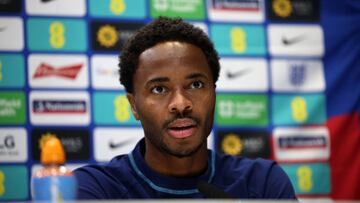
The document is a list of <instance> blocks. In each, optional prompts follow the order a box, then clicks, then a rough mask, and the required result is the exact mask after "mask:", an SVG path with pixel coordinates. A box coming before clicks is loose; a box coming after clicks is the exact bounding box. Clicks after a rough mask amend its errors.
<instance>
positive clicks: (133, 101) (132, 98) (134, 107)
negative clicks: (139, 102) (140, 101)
mask: <svg viewBox="0 0 360 203" xmlns="http://www.w3.org/2000/svg"><path fill="white" fill-rule="evenodd" d="M126 97H127V99H128V101H129V103H130V106H131V111H132V113H133V114H134V117H135V118H136V120H139V114H138V112H137V109H136V105H135V98H134V95H133V94H132V93H127V94H126Z"/></svg>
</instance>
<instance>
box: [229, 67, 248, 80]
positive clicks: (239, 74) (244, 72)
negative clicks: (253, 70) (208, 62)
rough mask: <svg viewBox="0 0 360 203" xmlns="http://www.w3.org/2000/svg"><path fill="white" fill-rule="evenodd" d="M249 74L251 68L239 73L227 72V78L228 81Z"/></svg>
mask: <svg viewBox="0 0 360 203" xmlns="http://www.w3.org/2000/svg"><path fill="white" fill-rule="evenodd" d="M248 72H250V68H247V69H243V70H239V71H237V72H230V71H227V72H226V76H227V77H228V79H235V78H238V77H240V76H243V75H245V74H247V73H248Z"/></svg>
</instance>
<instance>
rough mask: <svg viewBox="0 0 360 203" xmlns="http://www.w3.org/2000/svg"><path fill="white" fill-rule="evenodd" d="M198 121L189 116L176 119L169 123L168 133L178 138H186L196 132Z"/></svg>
mask: <svg viewBox="0 0 360 203" xmlns="http://www.w3.org/2000/svg"><path fill="white" fill-rule="evenodd" d="M195 129H196V122H195V121H194V120H192V119H189V118H182V119H176V120H175V121H173V122H171V123H170V124H169V125H168V128H167V131H168V134H169V135H170V136H171V137H173V138H176V139H184V138H187V137H190V136H192V135H193V134H194V133H195Z"/></svg>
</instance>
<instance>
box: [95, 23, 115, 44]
mask: <svg viewBox="0 0 360 203" xmlns="http://www.w3.org/2000/svg"><path fill="white" fill-rule="evenodd" d="M97 40H98V41H99V42H100V44H101V45H102V46H104V47H107V48H109V47H112V46H114V45H115V44H116V42H117V41H118V40H119V37H118V33H117V31H116V29H115V28H114V27H113V26H111V25H104V26H102V27H101V28H100V29H99V31H98V33H97Z"/></svg>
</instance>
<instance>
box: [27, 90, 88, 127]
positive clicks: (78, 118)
mask: <svg viewBox="0 0 360 203" xmlns="http://www.w3.org/2000/svg"><path fill="white" fill-rule="evenodd" d="M29 103H30V108H31V109H30V120H31V123H32V124H33V125H88V124H89V123H90V98H89V93H88V92H86V91H32V92H30V99H29Z"/></svg>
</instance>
